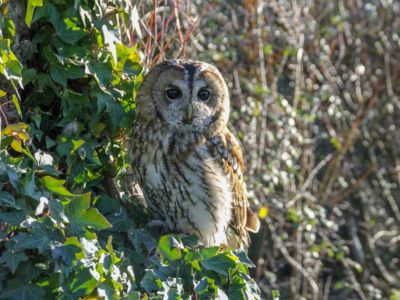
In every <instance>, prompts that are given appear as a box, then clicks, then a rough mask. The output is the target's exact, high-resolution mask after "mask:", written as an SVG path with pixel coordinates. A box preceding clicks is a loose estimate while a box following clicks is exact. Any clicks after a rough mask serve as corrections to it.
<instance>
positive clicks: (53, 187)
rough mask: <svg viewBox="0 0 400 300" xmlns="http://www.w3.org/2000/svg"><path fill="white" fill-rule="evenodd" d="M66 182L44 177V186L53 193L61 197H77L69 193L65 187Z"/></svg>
mask: <svg viewBox="0 0 400 300" xmlns="http://www.w3.org/2000/svg"><path fill="white" fill-rule="evenodd" d="M64 183H65V180H59V179H55V178H53V177H51V176H44V177H43V178H42V184H43V186H44V187H45V188H46V189H47V190H49V191H50V192H52V193H55V194H57V195H60V196H66V197H71V196H75V195H74V194H72V193H71V192H69V191H68V190H67V189H66V188H65V187H64V186H63V185H64Z"/></svg>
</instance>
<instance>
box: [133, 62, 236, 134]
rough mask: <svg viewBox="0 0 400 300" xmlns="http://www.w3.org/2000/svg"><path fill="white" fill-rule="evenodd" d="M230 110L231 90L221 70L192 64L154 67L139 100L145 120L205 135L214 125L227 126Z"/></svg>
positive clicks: (139, 110)
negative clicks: (229, 90) (229, 91)
mask: <svg viewBox="0 0 400 300" xmlns="http://www.w3.org/2000/svg"><path fill="white" fill-rule="evenodd" d="M229 106H230V105H229V94H228V88H227V86H226V83H225V81H224V79H223V77H222V75H221V73H220V72H219V71H218V70H217V68H215V67H214V66H212V65H210V64H208V63H205V62H201V61H192V60H167V61H164V62H162V63H160V64H158V65H156V66H154V67H153V68H152V69H151V70H150V71H149V73H148V74H147V76H146V78H145V80H144V81H143V84H142V86H141V88H140V91H139V94H138V97H137V108H138V112H139V116H140V118H141V119H142V120H143V119H144V120H147V121H155V120H156V121H160V122H161V123H162V124H164V125H165V126H168V127H170V129H177V130H184V131H185V130H188V131H192V130H195V131H200V132H204V131H206V130H207V129H208V128H210V127H211V126H212V125H226V124H227V122H228V118H229ZM171 127H172V128H171Z"/></svg>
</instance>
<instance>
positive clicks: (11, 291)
mask: <svg viewBox="0 0 400 300" xmlns="http://www.w3.org/2000/svg"><path fill="white" fill-rule="evenodd" d="M44 294H45V292H44V290H43V288H41V287H38V286H37V285H34V284H25V283H21V285H18V286H16V287H9V288H6V289H5V290H4V291H2V293H1V298H11V299H13V300H41V299H43V297H44Z"/></svg>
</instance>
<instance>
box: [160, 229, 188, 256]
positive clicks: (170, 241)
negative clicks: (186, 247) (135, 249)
mask: <svg viewBox="0 0 400 300" xmlns="http://www.w3.org/2000/svg"><path fill="white" fill-rule="evenodd" d="M179 248H183V245H182V243H180V242H179V241H178V240H177V239H176V238H175V237H174V236H172V235H164V236H162V237H161V239H160V241H159V242H158V250H159V251H160V252H161V253H162V255H163V256H164V257H165V258H166V259H168V260H177V259H180V258H181V257H182V253H181V250H180V249H179Z"/></svg>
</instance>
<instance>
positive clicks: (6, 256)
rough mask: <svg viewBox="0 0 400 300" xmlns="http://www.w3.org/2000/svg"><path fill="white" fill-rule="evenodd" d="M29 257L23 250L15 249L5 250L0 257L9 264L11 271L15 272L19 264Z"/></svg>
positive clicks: (0, 260)
mask: <svg viewBox="0 0 400 300" xmlns="http://www.w3.org/2000/svg"><path fill="white" fill-rule="evenodd" d="M27 260H28V257H27V256H26V255H25V253H23V252H15V251H13V250H7V251H4V252H3V254H2V255H1V257H0V262H2V263H5V264H7V266H8V268H9V269H10V271H11V273H15V271H16V270H17V268H18V266H19V264H20V263H21V262H23V261H27Z"/></svg>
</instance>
